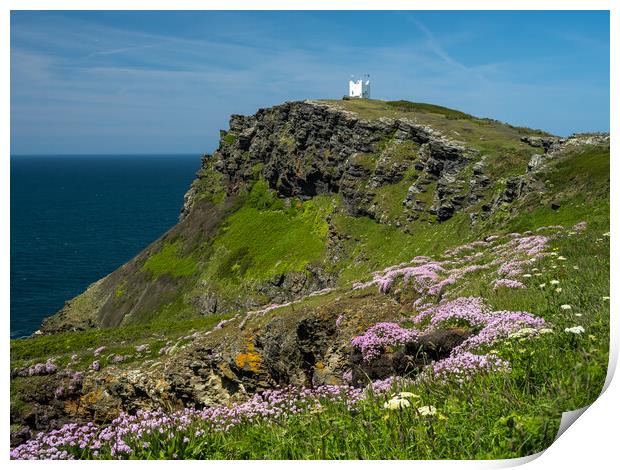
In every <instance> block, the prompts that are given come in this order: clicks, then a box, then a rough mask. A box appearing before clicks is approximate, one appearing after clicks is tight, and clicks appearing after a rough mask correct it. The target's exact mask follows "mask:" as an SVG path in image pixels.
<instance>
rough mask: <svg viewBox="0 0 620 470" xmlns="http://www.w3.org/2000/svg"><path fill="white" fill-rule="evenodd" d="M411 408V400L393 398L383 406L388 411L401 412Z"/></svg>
mask: <svg viewBox="0 0 620 470" xmlns="http://www.w3.org/2000/svg"><path fill="white" fill-rule="evenodd" d="M409 406H411V403H409V400H407V399H406V398H397V397H395V398H392V399H391V400H389V401H386V402H385V403H384V404H383V408H385V409H386V410H400V409H402V408H407V407H409Z"/></svg>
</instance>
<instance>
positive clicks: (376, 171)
mask: <svg viewBox="0 0 620 470" xmlns="http://www.w3.org/2000/svg"><path fill="white" fill-rule="evenodd" d="M471 156H472V152H471V151H468V150H467V149H465V148H464V147H463V146H461V145H460V144H459V143H457V142H454V141H451V140H449V139H446V138H445V137H443V136H442V135H441V134H440V133H438V132H436V131H434V130H433V129H432V128H430V127H428V126H424V125H420V124H417V123H415V122H413V121H411V120H408V119H388V118H381V119H378V120H375V121H364V120H361V119H359V118H358V117H357V116H355V115H354V114H353V113H349V112H345V111H342V110H339V109H337V108H334V107H330V106H328V105H323V104H315V103H312V102H303V103H300V102H295V103H286V104H284V105H281V106H277V107H274V108H270V109H264V110H260V111H259V112H258V113H256V114H255V115H254V116H248V117H246V116H238V115H236V116H233V117H232V119H231V121H230V130H229V131H228V132H224V133H223V134H222V141H221V144H220V148H219V149H218V151H217V152H215V154H214V155H213V156H212V157H206V158H205V163H204V166H203V172H204V173H205V176H203V175H199V176H200V178H199V179H198V181H197V182H196V183H195V184H194V186H193V188H192V190H190V192H189V193H188V196H187V198H186V204H185V206H184V208H183V212H182V219H183V218H184V217H185V216H186V215H189V213H190V212H191V209H192V204H193V201H194V200H195V195H196V194H200V190H201V188H202V187H204V188H207V187H208V186H209V184H210V183H211V181H210V180H209V179H208V177H209V176H210V175H211V173H210V171H216V172H218V173H219V174H221V175H223V177H224V181H225V183H224V184H225V186H226V189H227V193H228V194H229V195H231V194H234V193H235V192H237V191H238V190H239V188H243V187H246V186H247V184H248V183H249V182H250V181H251V180H252V179H255V178H256V176H257V175H259V176H260V177H261V178H264V179H265V180H266V181H267V182H268V183H269V187H270V188H271V189H273V190H275V191H276V192H277V194H278V196H279V197H282V198H294V197H298V198H300V199H302V200H303V199H309V198H312V197H314V196H316V195H319V194H335V193H340V194H341V195H342V197H343V199H344V202H345V204H346V207H347V209H348V210H349V212H350V213H351V214H352V215H368V216H370V217H373V218H378V219H380V218H381V216H382V214H381V213H380V210H379V208H378V207H376V205H375V206H374V207H373V205H372V201H373V197H374V196H375V195H376V190H377V189H378V188H382V187H385V186H387V185H390V184H395V183H398V182H400V181H402V180H403V179H404V178H405V177H406V176H407V171H408V170H410V169H412V171H413V170H415V171H417V172H418V173H419V175H418V176H417V178H416V179H415V180H413V184H412V185H411V187H410V188H409V191H408V195H409V199H408V204H407V205H406V206H405V209H411V208H412V207H413V206H415V203H414V202H415V201H416V199H415V197H411V195H412V194H415V193H416V192H423V188H424V187H425V186H426V185H428V184H429V183H431V182H432V181H441V189H440V190H439V191H438V192H437V194H436V196H437V197H436V200H433V205H432V206H431V207H429V210H430V212H431V213H433V214H440V215H439V216H438V219H439V220H445V219H447V218H449V217H450V216H451V215H452V213H453V211H454V210H455V209H458V208H461V207H463V206H464V203H465V195H464V194H463V195H460V196H459V195H458V194H457V191H454V190H453V188H454V186H455V184H454V183H455V180H456V178H457V177H458V175H459V172H460V170H462V169H463V168H464V167H465V165H466V164H467V163H468V161H469V160H470V158H471ZM450 183H452V184H450ZM449 186H451V187H449ZM411 201H414V202H412V203H410V202H411ZM418 210H422V208H420V207H418ZM411 212H415V211H414V210H403V216H404V217H412V214H411ZM414 217H415V216H414Z"/></svg>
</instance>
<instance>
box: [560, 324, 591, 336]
mask: <svg viewBox="0 0 620 470" xmlns="http://www.w3.org/2000/svg"><path fill="white" fill-rule="evenodd" d="M564 331H565V332H566V333H573V334H575V335H580V334H581V333H585V331H586V330H584V328H583V326H581V325H577V326H572V327H570V328H564Z"/></svg>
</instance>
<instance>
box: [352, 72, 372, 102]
mask: <svg viewBox="0 0 620 470" xmlns="http://www.w3.org/2000/svg"><path fill="white" fill-rule="evenodd" d="M349 98H363V99H370V75H368V74H366V75H364V78H362V79H359V80H349Z"/></svg>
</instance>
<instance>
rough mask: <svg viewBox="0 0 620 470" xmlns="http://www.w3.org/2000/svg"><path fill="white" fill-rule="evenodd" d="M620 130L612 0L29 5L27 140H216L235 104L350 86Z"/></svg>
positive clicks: (21, 60) (21, 108)
mask: <svg viewBox="0 0 620 470" xmlns="http://www.w3.org/2000/svg"><path fill="white" fill-rule="evenodd" d="M363 73H369V74H370V75H371V79H372V94H373V98H378V99H389V100H396V99H406V100H411V101H419V102H428V103H434V104H440V105H444V106H448V107H451V108H456V109H459V110H462V111H465V112H468V113H471V114H475V115H478V116H483V117H491V118H494V119H499V120H502V121H506V122H509V123H511V124H515V125H527V126H530V127H536V128H541V129H545V130H547V131H550V132H553V133H556V134H559V135H567V134H570V133H572V132H582V131H593V130H600V131H608V130H609V14H608V12H475V11H470V12H432V11H427V12H415V11H412V12H139V11H138V12H114V11H100V12H13V13H12V14H11V153H12V154H93V153H98V154H107V153H201V152H211V151H213V150H214V149H215V148H216V146H217V141H218V137H219V129H225V128H227V127H228V117H229V115H230V114H232V113H241V114H249V113H254V112H255V110H256V109H257V108H260V107H268V106H272V105H275V104H278V103H281V102H283V101H288V100H300V99H306V98H340V97H342V95H343V94H345V93H346V92H347V82H348V79H349V77H350V75H351V74H355V75H361V74H363Z"/></svg>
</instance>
